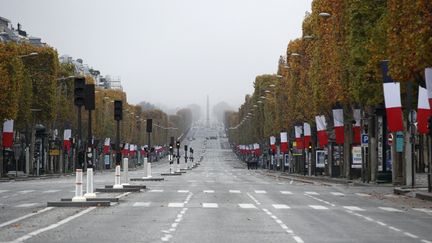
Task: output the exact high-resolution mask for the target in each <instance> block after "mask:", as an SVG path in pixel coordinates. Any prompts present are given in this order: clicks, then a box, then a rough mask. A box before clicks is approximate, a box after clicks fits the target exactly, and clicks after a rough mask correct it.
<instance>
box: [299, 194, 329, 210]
mask: <svg viewBox="0 0 432 243" xmlns="http://www.w3.org/2000/svg"><path fill="white" fill-rule="evenodd" d="M304 195H305V196H307V197H310V198H312V199H314V200H317V201H318V202H322V203H325V204H327V205H330V206H332V207H336V205H335V204H333V203H331V202H327V201H326V200H322V199H320V198H317V197H314V196H312V195H309V194H304Z"/></svg>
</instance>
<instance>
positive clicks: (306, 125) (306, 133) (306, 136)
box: [303, 122, 311, 148]
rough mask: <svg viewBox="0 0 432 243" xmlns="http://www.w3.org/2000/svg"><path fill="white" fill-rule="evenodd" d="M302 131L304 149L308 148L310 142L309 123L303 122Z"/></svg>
mask: <svg viewBox="0 0 432 243" xmlns="http://www.w3.org/2000/svg"><path fill="white" fill-rule="evenodd" d="M303 131H304V148H308V147H309V143H310V140H311V127H310V124H309V123H306V122H305V123H304V124H303Z"/></svg>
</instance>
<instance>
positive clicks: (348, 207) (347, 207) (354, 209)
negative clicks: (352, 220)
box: [343, 206, 365, 211]
mask: <svg viewBox="0 0 432 243" xmlns="http://www.w3.org/2000/svg"><path fill="white" fill-rule="evenodd" d="M343 207H344V208H345V209H348V210H351V211H365V210H364V209H362V208H359V207H356V206H343Z"/></svg>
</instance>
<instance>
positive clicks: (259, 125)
mask: <svg viewBox="0 0 432 243" xmlns="http://www.w3.org/2000/svg"><path fill="white" fill-rule="evenodd" d="M302 29H303V36H302V37H301V38H298V39H295V40H292V41H290V42H289V44H288V48H287V51H286V57H285V56H284V57H281V59H280V61H279V64H278V71H277V74H276V75H262V76H258V77H257V78H256V80H255V83H254V87H255V90H254V93H253V94H252V95H247V96H246V97H245V102H244V104H243V105H242V106H241V107H240V109H239V111H238V112H229V113H227V114H226V118H225V122H226V126H227V127H230V128H233V129H230V138H231V140H232V141H233V142H234V143H237V144H250V143H254V142H257V141H265V142H267V143H268V141H267V140H268V137H269V136H270V135H277V134H279V132H280V131H282V130H285V131H291V130H294V125H295V124H298V123H300V122H309V123H310V124H312V125H314V124H315V116H316V115H325V116H326V117H327V121H332V118H331V111H332V107H334V106H335V105H336V104H341V105H342V107H343V108H344V113H345V114H344V116H345V119H344V120H346V121H351V120H352V119H353V113H352V109H353V108H354V107H356V108H360V109H361V110H362V118H366V117H372V116H374V115H375V112H376V108H378V107H381V106H383V102H384V101H383V98H384V97H383V89H382V82H383V81H382V80H383V77H382V72H381V70H380V66H379V64H380V61H381V60H389V61H390V62H389V71H390V75H391V76H392V77H393V79H394V80H397V81H399V82H401V93H402V105H403V107H404V108H409V107H411V108H413V107H416V104H417V101H416V99H415V98H414V99H408V98H407V92H408V93H409V89H408V87H409V86H410V85H409V84H413V86H414V87H416V86H418V85H421V86H423V87H424V86H425V81H424V69H425V68H426V67H430V66H432V2H431V1H429V0H380V1H377V0H344V1H340V0H314V1H313V2H312V12H311V13H307V14H306V16H305V18H304V21H303V26H302ZM416 92H417V89H415V91H414V93H410V95H411V96H412V97H417V96H416ZM409 102H411V103H409ZM409 111H410V109H404V112H405V115H407V113H408V112H409ZM405 117H406V116H405ZM350 126H351V124H346V130H349V129H351V127H350ZM347 139H350V138H349V137H348V138H347ZM347 141H349V140H347ZM348 144H349V142H347V145H346V146H349V145H348ZM348 151H349V150H348ZM347 154H348V153H347Z"/></svg>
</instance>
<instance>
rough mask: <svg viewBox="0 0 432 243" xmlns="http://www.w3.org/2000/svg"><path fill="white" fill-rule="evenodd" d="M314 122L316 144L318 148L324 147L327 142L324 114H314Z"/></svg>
mask: <svg viewBox="0 0 432 243" xmlns="http://www.w3.org/2000/svg"><path fill="white" fill-rule="evenodd" d="M315 122H316V125H317V135H318V145H319V147H320V148H324V147H325V146H327V144H328V136H327V123H326V120H325V116H316V117H315Z"/></svg>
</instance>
